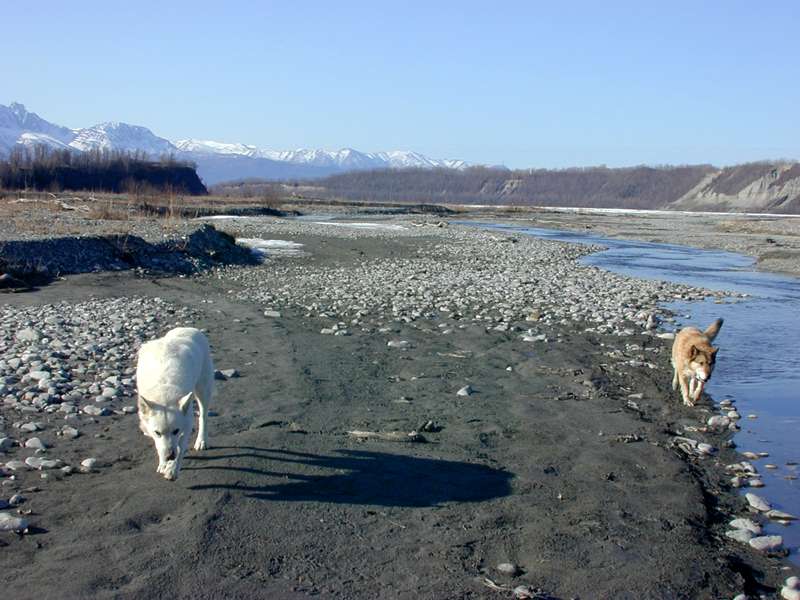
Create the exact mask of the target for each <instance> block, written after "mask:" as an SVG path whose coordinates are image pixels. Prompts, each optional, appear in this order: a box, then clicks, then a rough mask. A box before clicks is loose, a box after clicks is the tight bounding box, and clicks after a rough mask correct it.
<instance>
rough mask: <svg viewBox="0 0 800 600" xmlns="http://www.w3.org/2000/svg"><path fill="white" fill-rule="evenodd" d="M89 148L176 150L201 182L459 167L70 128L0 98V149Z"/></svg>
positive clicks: (103, 127)
mask: <svg viewBox="0 0 800 600" xmlns="http://www.w3.org/2000/svg"><path fill="white" fill-rule="evenodd" d="M38 145H44V146H47V147H49V148H58V149H73V150H76V151H80V152H85V151H89V150H92V149H100V150H120V151H126V152H137V151H138V152H144V153H145V154H147V155H149V156H151V157H154V158H158V157H160V156H163V155H164V154H172V155H175V156H176V157H177V158H179V159H183V160H189V161H192V162H194V163H195V164H196V165H197V172H198V174H199V175H200V177H202V178H203V180H204V181H205V183H206V184H208V185H211V184H214V183H218V182H220V181H229V180H234V179H245V178H260V179H273V180H276V179H313V178H318V177H325V176H327V175H333V174H336V173H344V172H348V171H358V170H371V169H406V168H446V169H459V170H461V169H464V168H465V167H466V166H467V163H465V162H464V161H462V160H442V159H434V158H429V157H427V156H424V155H422V154H420V153H418V152H411V151H405V150H392V151H388V152H360V151H358V150H353V149H352V148H343V149H341V150H333V151H330V150H315V149H299V150H287V151H281V150H270V149H266V148H259V147H257V146H252V145H248V144H240V143H227V142H216V141H210V140H196V139H184V140H175V141H170V140H167V139H165V138H162V137H159V136H157V135H156V134H154V133H153V132H152V131H150V130H149V129H148V128H146V127H142V126H140V125H129V124H128V123H120V122H106V123H99V124H97V125H94V126H92V127H86V128H83V129H70V128H69V127H64V126H61V125H57V124H55V123H51V122H49V121H46V120H45V119H43V118H41V117H40V116H39V115H37V114H36V113H33V112H30V111H28V110H27V109H26V108H25V106H24V105H22V104H20V103H18V102H12V103H11V104H10V105H9V106H4V105H2V104H0V155H7V154H8V153H9V152H10V151H11V150H12V149H13V148H14V147H18V146H22V147H26V148H33V147H35V146H38Z"/></svg>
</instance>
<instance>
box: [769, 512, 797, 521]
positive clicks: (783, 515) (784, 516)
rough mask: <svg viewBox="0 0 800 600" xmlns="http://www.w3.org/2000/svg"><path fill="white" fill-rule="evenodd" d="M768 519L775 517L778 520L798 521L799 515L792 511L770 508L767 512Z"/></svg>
mask: <svg viewBox="0 0 800 600" xmlns="http://www.w3.org/2000/svg"><path fill="white" fill-rule="evenodd" d="M766 516H767V518H768V519H775V520H776V521H796V520H797V516H796V515H793V514H791V513H787V512H783V511H782V510H775V509H772V510H768V511H767V512H766Z"/></svg>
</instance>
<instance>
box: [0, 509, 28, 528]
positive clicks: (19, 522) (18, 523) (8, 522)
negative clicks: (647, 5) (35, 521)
mask: <svg viewBox="0 0 800 600" xmlns="http://www.w3.org/2000/svg"><path fill="white" fill-rule="evenodd" d="M27 528H28V521H27V519H24V518H22V517H16V516H14V515H12V514H11V513H7V512H0V531H15V532H17V533H20V532H23V531H25V530H26V529H27Z"/></svg>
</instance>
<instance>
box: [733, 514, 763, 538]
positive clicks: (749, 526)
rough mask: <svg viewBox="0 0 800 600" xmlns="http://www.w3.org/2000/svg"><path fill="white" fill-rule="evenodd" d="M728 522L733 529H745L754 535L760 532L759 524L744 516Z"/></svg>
mask: <svg viewBox="0 0 800 600" xmlns="http://www.w3.org/2000/svg"><path fill="white" fill-rule="evenodd" d="M728 524H729V525H730V526H731V527H733V528H734V529H746V530H747V531H750V532H752V533H753V534H755V535H759V534H760V533H761V525H759V524H758V523H756V522H755V521H753V520H752V519H745V518H739V519H734V520H733V521H731V522H730V523H728Z"/></svg>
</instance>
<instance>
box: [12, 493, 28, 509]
mask: <svg viewBox="0 0 800 600" xmlns="http://www.w3.org/2000/svg"><path fill="white" fill-rule="evenodd" d="M25 500H27V498H25V496H23V495H22V494H14V495H13V496H11V498H9V499H8V504H9V505H10V506H14V507H17V506H20V505H21V504H25Z"/></svg>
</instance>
